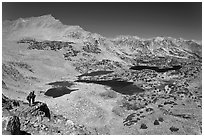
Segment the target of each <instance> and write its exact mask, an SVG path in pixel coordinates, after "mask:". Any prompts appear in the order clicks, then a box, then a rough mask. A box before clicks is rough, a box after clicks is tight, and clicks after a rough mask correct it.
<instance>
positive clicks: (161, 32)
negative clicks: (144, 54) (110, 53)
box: [2, 2, 202, 40]
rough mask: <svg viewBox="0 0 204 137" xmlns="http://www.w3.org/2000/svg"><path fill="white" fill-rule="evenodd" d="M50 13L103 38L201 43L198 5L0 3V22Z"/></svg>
mask: <svg viewBox="0 0 204 137" xmlns="http://www.w3.org/2000/svg"><path fill="white" fill-rule="evenodd" d="M46 14H51V15H52V16H53V17H55V18H56V19H59V20H60V21H61V22H62V23H63V24H66V25H79V26H81V27H82V28H83V29H85V30H87V31H90V32H93V33H99V34H101V35H103V36H105V37H111V38H112V37H116V36H118V35H133V36H138V37H141V38H152V37H157V36H169V37H174V38H184V39H194V40H202V3H201V2H194V3H192V2H191V3H190V2H180V3H178V2H164V3H159V2H152V3H151V2H145V3H142V2H113V3H112V2H111V3H110V2H108V3H105V2H103V3H101V2H95V3H91V2H85V3H81V2H80V3H79V2H77V3H71V2H66V3H62V2H59V3H58V2H54V3H41V2H36V3H31V2H28V3H20V2H18V3H14V2H12V3H11V2H3V3H2V20H16V19H18V18H20V17H22V18H25V17H32V16H41V15H46Z"/></svg>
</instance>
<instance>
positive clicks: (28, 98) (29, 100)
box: [26, 92, 32, 106]
mask: <svg viewBox="0 0 204 137" xmlns="http://www.w3.org/2000/svg"><path fill="white" fill-rule="evenodd" d="M31 96H32V92H30V93H29V95H28V96H27V98H26V99H27V100H28V103H29V106H31Z"/></svg>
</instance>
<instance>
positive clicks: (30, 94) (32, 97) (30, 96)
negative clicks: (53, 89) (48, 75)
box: [27, 91, 36, 106]
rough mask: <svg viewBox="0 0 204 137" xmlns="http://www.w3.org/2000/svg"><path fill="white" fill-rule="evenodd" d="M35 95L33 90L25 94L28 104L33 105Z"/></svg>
mask: <svg viewBox="0 0 204 137" xmlns="http://www.w3.org/2000/svg"><path fill="white" fill-rule="evenodd" d="M35 97H36V95H35V91H32V92H30V93H29V95H28V96H27V100H28V102H29V106H32V105H34V103H35Z"/></svg>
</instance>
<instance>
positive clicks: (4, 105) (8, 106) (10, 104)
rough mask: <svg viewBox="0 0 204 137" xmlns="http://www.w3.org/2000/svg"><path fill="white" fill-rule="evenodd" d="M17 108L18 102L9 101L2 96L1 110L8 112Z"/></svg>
mask: <svg viewBox="0 0 204 137" xmlns="http://www.w3.org/2000/svg"><path fill="white" fill-rule="evenodd" d="M17 106H19V102H18V101H17V100H11V99H9V98H7V97H6V96H5V95H3V94H2V108H4V109H8V110H10V109H12V108H14V107H17Z"/></svg>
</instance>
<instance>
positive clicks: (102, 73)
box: [79, 71, 114, 77]
mask: <svg viewBox="0 0 204 137" xmlns="http://www.w3.org/2000/svg"><path fill="white" fill-rule="evenodd" d="M112 72H114V71H94V72H90V73H85V74H82V75H80V76H79V77H82V76H100V75H105V74H109V73H112Z"/></svg>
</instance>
